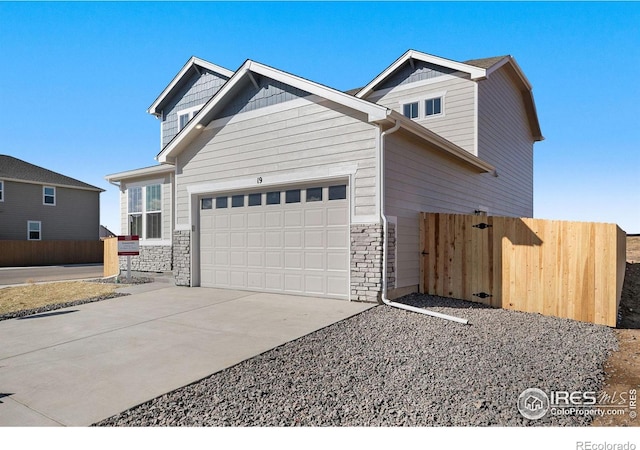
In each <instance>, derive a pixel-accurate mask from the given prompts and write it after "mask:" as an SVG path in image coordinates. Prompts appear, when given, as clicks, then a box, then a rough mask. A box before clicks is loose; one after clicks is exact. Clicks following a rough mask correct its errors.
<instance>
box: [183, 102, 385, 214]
mask: <svg viewBox="0 0 640 450" xmlns="http://www.w3.org/2000/svg"><path fill="white" fill-rule="evenodd" d="M250 116H252V115H250ZM240 119H241V115H240V116H236V121H234V122H231V123H228V124H227V125H225V126H224V127H222V128H215V129H207V130H205V131H204V132H203V133H202V134H201V136H200V138H199V139H197V140H196V141H194V142H193V143H192V145H191V146H190V148H188V149H187V150H185V151H184V152H183V153H182V154H180V155H179V157H178V175H177V178H178V192H177V194H176V195H177V212H176V214H177V223H178V224H188V223H189V216H188V214H189V198H188V194H187V186H189V185H192V184H198V183H205V182H218V181H228V180H232V179H238V178H248V177H258V176H260V177H263V179H264V180H268V177H269V175H275V174H287V173H289V172H291V171H293V170H300V169H314V168H320V167H322V166H324V165H329V164H337V163H349V162H355V163H357V165H358V171H357V173H356V175H355V177H354V185H355V186H352V189H355V214H356V215H371V214H375V187H374V186H375V176H376V154H375V147H376V136H377V133H378V130H377V128H376V127H375V126H374V125H371V124H369V123H367V122H366V120H365V118H364V117H359V114H357V113H355V112H354V111H353V110H350V109H348V108H346V107H343V106H340V105H336V104H331V105H330V107H327V106H324V105H322V104H316V103H311V104H307V105H303V106H299V107H295V108H290V109H284V110H280V111H279V112H270V113H269V114H268V115H267V114H265V115H260V116H257V117H255V116H253V117H249V118H248V119H246V120H240Z"/></svg>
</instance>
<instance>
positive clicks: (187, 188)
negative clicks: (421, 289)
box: [107, 50, 543, 301]
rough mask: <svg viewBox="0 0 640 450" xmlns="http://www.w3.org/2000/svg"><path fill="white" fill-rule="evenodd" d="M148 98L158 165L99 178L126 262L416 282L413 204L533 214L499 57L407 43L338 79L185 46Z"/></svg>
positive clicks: (404, 288)
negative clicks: (374, 70)
mask: <svg viewBox="0 0 640 450" xmlns="http://www.w3.org/2000/svg"><path fill="white" fill-rule="evenodd" d="M148 111H149V113H150V114H153V115H155V116H157V117H158V118H159V119H160V120H161V131H162V141H161V151H160V153H159V154H158V155H157V157H156V159H157V160H158V161H159V162H160V163H161V164H160V165H158V166H154V167H149V168H144V169H137V170H132V171H128V172H122V173H118V174H113V175H108V176H107V179H108V180H109V181H110V182H111V183H114V184H115V183H119V186H120V191H121V217H122V232H123V233H131V234H139V235H140V236H141V244H140V245H141V254H140V257H139V258H138V261H137V262H136V261H135V260H136V258H133V259H134V267H135V264H138V268H146V270H169V269H172V270H173V271H174V274H175V279H176V283H177V284H179V285H186V286H210V287H220V288H233V289H247V290H256V291H266V292H284V293H291V294H302V295H323V296H329V297H336V298H343V299H351V300H367V301H375V300H377V299H378V298H379V295H380V293H381V292H382V291H383V289H386V288H388V289H389V297H390V298H394V297H397V296H399V295H403V294H405V293H408V292H412V291H416V290H417V288H418V284H419V275H420V274H419V258H420V252H419V222H418V217H419V213H420V212H422V211H427V212H450V213H467V214H473V213H474V212H476V213H488V214H491V215H506V216H532V214H533V143H534V142H535V141H539V140H542V139H543V138H542V135H541V131H540V126H539V124H538V118H537V114H536V109H535V105H534V101H533V95H532V90H531V85H530V84H529V82H528V81H527V79H526V77H525V76H524V74H523V72H522V70H521V69H520V67H519V66H518V64H517V63H516V62H515V60H514V59H513V58H512V57H511V56H503V57H496V58H487V59H478V60H472V61H467V62H464V63H461V62H456V61H452V60H448V59H444V58H440V57H436V56H432V55H428V54H425V53H421V52H417V51H413V50H410V51H408V52H406V53H405V54H404V55H402V56H401V57H400V58H399V59H398V60H396V61H395V62H394V63H393V64H392V65H391V66H389V67H388V68H387V69H385V70H384V71H383V72H382V73H381V74H380V75H378V76H377V77H375V78H374V79H373V80H372V81H371V82H370V83H369V84H367V85H366V86H365V87H363V88H361V89H356V90H352V91H349V92H347V93H345V92H341V91H338V90H335V89H332V88H329V87H326V86H323V85H321V84H318V83H315V82H312V81H309V80H306V79H304V78H301V77H298V76H295V75H292V74H289V73H286V72H283V71H280V70H278V69H275V68H272V67H269V66H265V65H263V64H260V63H257V62H254V61H251V60H247V61H246V62H245V63H244V64H243V65H242V66H241V67H240V68H239V69H238V70H236V71H235V72H230V71H229V70H226V69H223V68H221V67H218V66H216V65H213V64H211V63H206V62H204V61H202V60H200V59H197V58H192V59H190V60H189V61H188V62H187V64H186V65H185V66H184V67H183V68H182V70H181V71H180V72H179V73H178V75H176V77H175V78H174V79H173V80H172V81H171V83H170V84H169V85H168V86H167V88H166V89H165V90H164V91H163V92H162V93H161V95H160V96H159V97H158V99H157V100H156V101H155V102H154V103H153V104H152V105H151V107H150V108H149V110H148ZM385 236H386V239H385ZM385 240H386V241H387V245H388V246H387V249H388V255H387V257H386V260H384V261H383V258H384V255H383V251H382V248H383V247H382V245H383V244H382V243H383V241H385ZM383 264H386V267H387V269H388V277H387V280H386V286H384V283H383V282H382V281H383V280H382V278H383V276H382V273H383V269H382V268H383Z"/></svg>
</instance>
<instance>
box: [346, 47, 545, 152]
mask: <svg viewBox="0 0 640 450" xmlns="http://www.w3.org/2000/svg"><path fill="white" fill-rule="evenodd" d="M412 59H415V60H419V61H423V62H427V63H431V64H436V65H439V66H442V67H446V68H449V69H453V70H456V71H459V72H463V73H468V74H469V76H470V79H471V80H473V81H479V82H481V81H482V80H485V79H487V78H488V77H489V76H490V75H491V74H492V73H493V72H495V71H496V70H498V69H500V68H501V67H503V66H507V71H508V72H509V73H510V75H511V76H512V78H513V79H514V80H515V81H516V83H517V84H519V88H520V92H521V94H522V99H523V102H524V105H525V108H526V110H527V116H528V119H529V127H530V129H531V134H532V135H533V139H534V140H536V141H541V140H543V139H544V137H543V136H542V131H541V130H540V122H539V121H538V113H537V111H536V105H535V101H534V100H533V92H532V87H531V83H529V80H528V79H527V77H526V76H525V75H524V72H523V71H522V69H521V68H520V66H519V65H518V63H517V62H516V60H515V58H513V56H510V55H506V56H492V57H490V58H480V59H471V60H468V61H465V62H457V61H453V60H450V59H445V58H441V57H439V56H434V55H429V54H427V53H422V52H418V51H416V50H409V51H407V52H406V53H405V54H404V55H402V56H401V57H400V58H398V59H397V60H396V61H395V62H394V63H393V64H391V65H390V66H389V67H387V68H386V69H385V70H384V71H383V72H382V73H381V74H380V75H378V76H377V77H375V78H374V79H373V80H372V81H371V82H370V83H369V84H367V85H366V86H365V87H363V88H362V89H360V91H358V93H357V94H355V96H356V97H358V98H364V97H366V96H367V95H369V94H370V93H371V92H373V91H374V90H375V89H376V87H377V86H379V85H380V84H381V83H383V82H384V81H385V80H386V79H387V78H389V77H390V76H391V75H392V74H393V73H394V72H395V71H396V70H398V69H399V68H400V67H402V66H403V65H404V64H405V63H406V62H408V61H409V62H410V60H412Z"/></svg>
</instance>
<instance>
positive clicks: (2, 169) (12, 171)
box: [0, 155, 104, 192]
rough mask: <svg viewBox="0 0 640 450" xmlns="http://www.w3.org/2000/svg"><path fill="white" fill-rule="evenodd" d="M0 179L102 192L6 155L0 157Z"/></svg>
mask: <svg viewBox="0 0 640 450" xmlns="http://www.w3.org/2000/svg"><path fill="white" fill-rule="evenodd" d="M0 179H2V180H12V181H22V182H27V183H38V184H50V185H53V186H60V187H70V188H76V189H85V190H90V191H99V192H104V189H100V188H99V187H95V186H92V185H90V184H87V183H84V182H82V181H79V180H76V179H75V178H71V177H68V176H66V175H62V174H60V173H57V172H54V171H52V170H49V169H45V168H43V167H40V166H36V165H35V164H31V163H28V162H26V161H23V160H21V159H18V158H14V157H13V156H8V155H0Z"/></svg>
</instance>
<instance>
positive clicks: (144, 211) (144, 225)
mask: <svg viewBox="0 0 640 450" xmlns="http://www.w3.org/2000/svg"><path fill="white" fill-rule="evenodd" d="M127 195H128V201H127V203H128V205H127V223H128V228H129V234H131V235H137V236H140V238H141V239H161V238H162V185H161V184H159V183H158V184H149V185H146V186H134V187H130V188H128V189H127Z"/></svg>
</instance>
